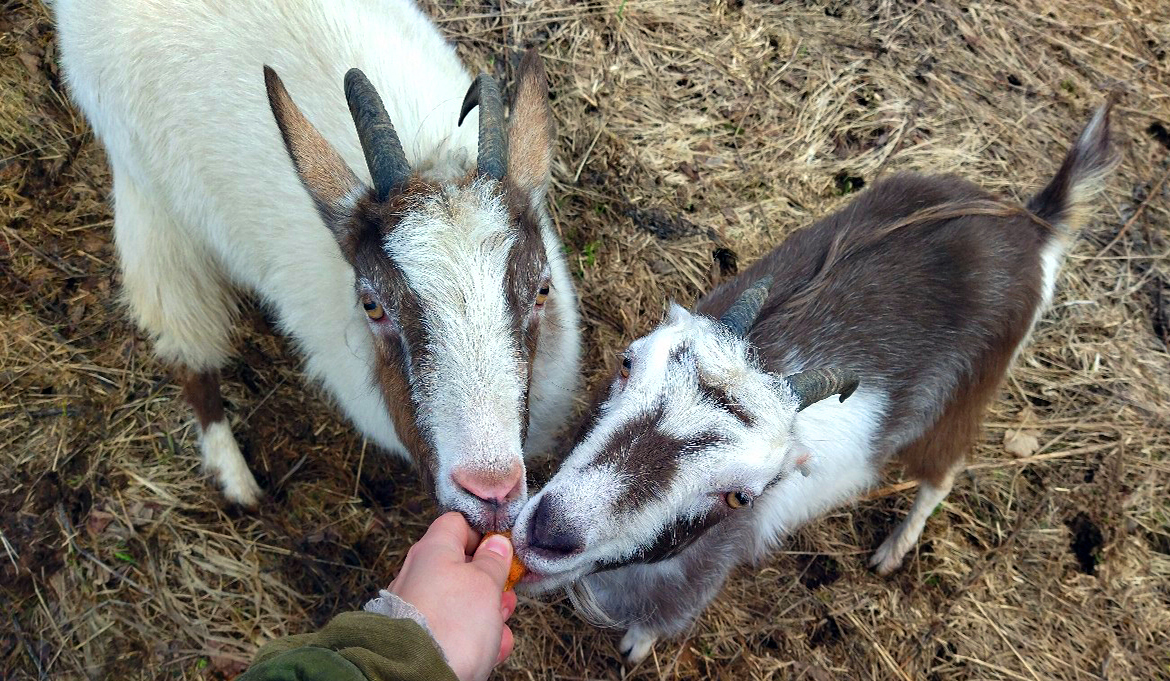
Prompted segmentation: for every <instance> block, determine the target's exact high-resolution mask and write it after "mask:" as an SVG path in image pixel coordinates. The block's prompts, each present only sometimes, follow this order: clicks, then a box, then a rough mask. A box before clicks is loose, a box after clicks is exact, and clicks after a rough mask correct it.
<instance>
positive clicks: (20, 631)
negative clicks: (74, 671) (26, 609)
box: [8, 613, 49, 679]
mask: <svg viewBox="0 0 1170 681" xmlns="http://www.w3.org/2000/svg"><path fill="white" fill-rule="evenodd" d="M8 617H9V619H11V620H12V630H13V631H14V632H15V633H16V638H17V639H19V640H20V642H21V644H22V645H24V652H25V653H27V654H28V659H30V660H32V663H33V666H35V667H36V668H37V678H41V679H47V678H49V676H48V675H47V674H45V668H44V667H42V666H41V658H40V657H38V656H37V652H36V651H35V650H33V647H32V644H31V643H29V642H28V639H27V638H25V636H24V627H22V626H20V620H18V619H16V614H15V613H10V614H9V615H8Z"/></svg>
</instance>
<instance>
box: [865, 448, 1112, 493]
mask: <svg viewBox="0 0 1170 681" xmlns="http://www.w3.org/2000/svg"><path fill="white" fill-rule="evenodd" d="M1116 446H1117V445H1116V443H1112V442H1108V443H1104V444H1099V445H1090V446H1088V447H1077V448H1076V449H1066V450H1064V451H1063V452H1046V453H1044V454H1033V455H1032V456H1025V457H1022V458H1019V459H1013V460H1011V461H983V462H981V463H973V464H971V465H970V466H967V467H966V468H964V469H963V470H968V471H980V470H994V469H999V468H1011V467H1012V466H1027V465H1029V464H1033V463H1037V462H1039V461H1050V460H1052V459H1064V458H1067V457H1070V456H1075V455H1077V454H1088V453H1089V452H1096V451H1100V450H1102V449H1110V448H1113V447H1116ZM917 486H918V481H917V480H907V481H905V482H899V483H895V484H893V485H888V486H886V487H882V488H881V489H877V490H874V491H872V492H870V493H869V494H866V495H865V496H863V497H861V498H860V499H859V501H873V500H874V499H881V498H882V497H888V496H890V495H891V494H897V493H898V492H905V491H906V490H908V489H914V488H915V487H917Z"/></svg>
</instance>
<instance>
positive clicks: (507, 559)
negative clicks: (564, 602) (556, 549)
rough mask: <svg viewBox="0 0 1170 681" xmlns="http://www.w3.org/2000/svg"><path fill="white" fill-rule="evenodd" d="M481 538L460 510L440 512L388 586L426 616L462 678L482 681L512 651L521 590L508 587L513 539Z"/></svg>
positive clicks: (462, 679) (449, 660) (469, 680)
mask: <svg viewBox="0 0 1170 681" xmlns="http://www.w3.org/2000/svg"><path fill="white" fill-rule="evenodd" d="M479 541H480V536H479V533H478V532H476V531H475V530H473V529H472V528H471V526H470V525H468V524H467V521H466V520H464V519H463V516H462V515H460V514H459V513H455V512H451V513H446V514H444V515H442V516H440V517H439V519H438V520H436V521H435V522H433V523H431V526H430V527H429V528H428V529H427V532H426V534H425V535H423V538H422V539H420V540H419V541H418V543H417V544H415V545H414V546H412V547H410V550H409V551H408V552H407V553H406V561H405V562H403V564H402V570H401V571H399V573H398V576H397V577H395V578H394V581H393V582H391V583H390V587H389V591H390V592H391V593H393V594H395V595H397V596H398V597H399V598H401V599H402V600H404V601H406V602H407V603H410V604H411V605H413V606H414V607H415V608H418V611H419V612H421V613H422V614H423V616H424V617H426V619H427V624H428V625H430V628H431V634H432V635H433V636H434V637H435V641H436V642H437V643H438V644H439V647H440V648H442V650H443V653H444V654H445V655H446V656H447V661H448V662H449V663H450V664H451V669H453V670H454V671H455V675H456V676H458V677H459V679H460V681H483V679H486V678H487V677H488V674H490V673H491V671H492V668H494V667H495V666H496V665H497V664H499V663H501V662H503V661H504V659H505V658H507V657H508V655H509V654H510V653H511V652H512V644H513V639H512V630H511V629H509V628H508V625H507V624H505V622H506V621H507V620H508V618H509V617H511V616H512V611H513V610H515V609H516V594H515V593H514V592H511V591H508V592H505V591H504V581H505V580H506V579H507V577H508V569H509V567H510V565H511V561H512V543H511V542H509V541H508V539H507V538H506V537H503V536H498V535H493V536H491V537H488V539H487V541H485V542H483V545H482V546H479ZM477 546H478V548H476V547H477Z"/></svg>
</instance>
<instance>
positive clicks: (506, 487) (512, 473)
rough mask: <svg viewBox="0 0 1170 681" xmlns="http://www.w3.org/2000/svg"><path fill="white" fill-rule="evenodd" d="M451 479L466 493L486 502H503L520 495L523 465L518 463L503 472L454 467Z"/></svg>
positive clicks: (522, 482) (522, 485)
mask: <svg viewBox="0 0 1170 681" xmlns="http://www.w3.org/2000/svg"><path fill="white" fill-rule="evenodd" d="M451 479H452V480H454V481H455V484H456V485H458V486H459V487H462V488H463V490H464V491H466V492H467V493H468V494H470V495H472V496H474V497H478V498H479V499H482V500H483V501H486V502H488V503H496V504H503V503H506V502H509V501H512V500H513V499H515V498H517V497H519V496H520V493H521V491H523V488H524V466H523V465H521V464H520V463H517V464H516V465H514V466H512V467H511V468H509V469H508V471H507V472H505V473H496V472H487V473H485V472H484V471H476V470H472V469H469V468H456V469H455V470H454V472H452V473H451Z"/></svg>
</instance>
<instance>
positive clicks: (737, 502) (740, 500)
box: [723, 492, 752, 508]
mask: <svg viewBox="0 0 1170 681" xmlns="http://www.w3.org/2000/svg"><path fill="white" fill-rule="evenodd" d="M723 500H724V501H726V502H727V505H728V506H730V507H731V508H743V507H744V506H751V505H752V498H751V497H750V496H748V495H747V493H746V492H728V493H727V494H726V495H724V497H723Z"/></svg>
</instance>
